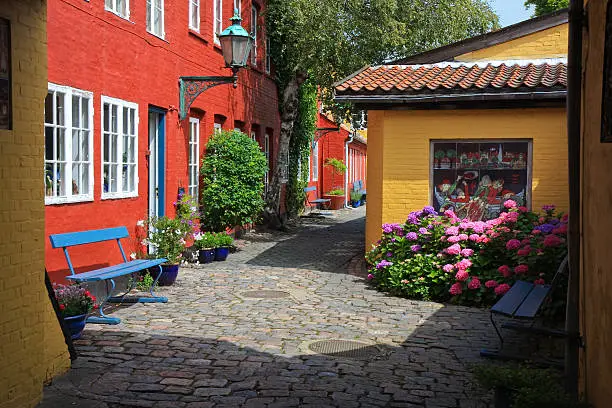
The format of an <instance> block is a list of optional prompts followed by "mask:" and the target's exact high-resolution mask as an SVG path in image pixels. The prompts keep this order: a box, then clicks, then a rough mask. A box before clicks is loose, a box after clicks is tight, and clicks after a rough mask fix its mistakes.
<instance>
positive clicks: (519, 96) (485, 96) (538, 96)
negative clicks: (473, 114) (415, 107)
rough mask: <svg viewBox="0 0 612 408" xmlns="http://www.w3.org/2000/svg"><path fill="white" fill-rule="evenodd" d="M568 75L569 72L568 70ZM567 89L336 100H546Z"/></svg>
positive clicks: (559, 96) (562, 94) (563, 96)
mask: <svg viewBox="0 0 612 408" xmlns="http://www.w3.org/2000/svg"><path fill="white" fill-rule="evenodd" d="M568 76H569V72H568ZM566 97H567V91H566V90H558V91H530V92H503V93H492V92H489V93H482V92H481V93H461V94H448V95H363V94H361V95H338V94H336V96H335V97H334V100H335V101H336V102H349V103H358V104H367V103H382V104H397V103H415V104H419V103H432V102H448V101H505V100H513V101H516V100H548V99H566Z"/></svg>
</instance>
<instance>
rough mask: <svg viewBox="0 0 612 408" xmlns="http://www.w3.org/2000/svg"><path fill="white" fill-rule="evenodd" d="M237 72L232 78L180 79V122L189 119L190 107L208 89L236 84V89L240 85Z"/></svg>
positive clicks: (186, 77)
mask: <svg viewBox="0 0 612 408" xmlns="http://www.w3.org/2000/svg"><path fill="white" fill-rule="evenodd" d="M236 71H237V70H235V71H234V75H232V76H182V77H179V92H180V95H179V98H180V110H179V120H183V119H185V118H186V117H187V112H188V111H189V107H190V106H191V104H192V103H193V101H195V100H196V98H197V97H198V96H200V94H201V93H202V92H204V91H206V90H207V89H210V88H212V87H214V86H217V85H223V84H234V88H236V86H237V85H238V75H237V72H236Z"/></svg>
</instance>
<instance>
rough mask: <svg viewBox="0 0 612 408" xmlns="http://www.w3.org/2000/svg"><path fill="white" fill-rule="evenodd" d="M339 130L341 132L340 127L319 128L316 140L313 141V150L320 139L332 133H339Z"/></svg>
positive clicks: (316, 131)
mask: <svg viewBox="0 0 612 408" xmlns="http://www.w3.org/2000/svg"><path fill="white" fill-rule="evenodd" d="M339 130H340V126H337V127H323V128H317V129H316V130H315V134H314V138H313V140H312V148H313V149H314V146H315V144H316V143H317V141H318V140H319V139H320V138H322V137H323V136H325V135H326V134H328V133H330V132H337V131H339Z"/></svg>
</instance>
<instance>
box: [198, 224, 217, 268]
mask: <svg viewBox="0 0 612 408" xmlns="http://www.w3.org/2000/svg"><path fill="white" fill-rule="evenodd" d="M193 243H194V245H195V247H196V248H197V249H198V261H199V262H200V263H201V264H205V263H210V262H212V261H213V260H214V259H215V246H216V243H217V239H216V237H215V234H213V233H212V232H204V233H202V232H198V233H197V234H195V235H194V236H193Z"/></svg>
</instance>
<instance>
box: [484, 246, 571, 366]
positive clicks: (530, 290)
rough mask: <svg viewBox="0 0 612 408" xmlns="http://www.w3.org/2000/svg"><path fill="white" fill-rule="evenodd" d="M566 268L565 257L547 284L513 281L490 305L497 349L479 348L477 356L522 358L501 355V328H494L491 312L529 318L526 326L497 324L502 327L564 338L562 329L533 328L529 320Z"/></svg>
mask: <svg viewBox="0 0 612 408" xmlns="http://www.w3.org/2000/svg"><path fill="white" fill-rule="evenodd" d="M566 269H567V256H566V257H565V258H564V259H563V261H562V262H561V265H560V266H559V268H558V269H557V272H556V273H555V276H554V277H553V280H552V282H551V283H550V285H534V284H533V283H530V282H525V281H516V282H515V283H514V285H512V287H511V288H510V290H509V291H508V292H506V293H505V294H504V296H502V297H501V299H499V300H498V301H497V303H495V304H494V305H493V307H491V314H490V319H491V323H492V324H493V328H494V329H495V332H496V333H497V336H498V337H499V340H500V347H499V349H498V350H494V351H493V350H486V349H483V350H481V351H480V355H481V356H482V357H489V358H499V359H504V360H524V359H525V358H524V356H512V355H509V354H503V353H502V349H503V346H504V338H503V336H502V333H501V330H500V329H499V328H498V327H497V324H496V322H495V319H493V316H494V315H503V316H507V317H510V318H513V319H522V320H531V322H532V323H531V324H530V325H524V324H517V323H511V322H509V323H504V324H502V325H501V327H502V328H504V329H510V330H517V331H524V332H530V333H535V334H542V335H548V336H554V337H566V332H565V331H564V330H552V329H546V328H536V327H533V322H534V321H535V317H536V315H537V314H538V312H539V311H540V308H541V307H542V305H543V304H544V301H545V300H546V299H547V298H548V296H549V295H550V294H551V293H552V291H553V289H554V287H555V286H556V284H557V282H558V280H559V279H561V277H562V276H563V275H565V273H564V272H565V270H566Z"/></svg>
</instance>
